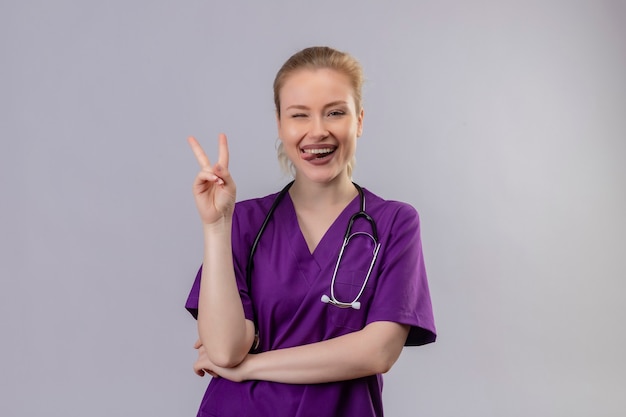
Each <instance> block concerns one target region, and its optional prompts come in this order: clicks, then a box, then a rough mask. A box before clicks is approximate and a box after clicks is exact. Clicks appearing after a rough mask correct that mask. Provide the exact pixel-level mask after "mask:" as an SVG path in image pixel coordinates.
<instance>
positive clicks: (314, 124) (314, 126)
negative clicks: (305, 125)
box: [309, 116, 329, 140]
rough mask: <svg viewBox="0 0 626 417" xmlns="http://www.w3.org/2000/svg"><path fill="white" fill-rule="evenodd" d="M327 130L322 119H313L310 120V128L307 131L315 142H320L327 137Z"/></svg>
mask: <svg viewBox="0 0 626 417" xmlns="http://www.w3.org/2000/svg"><path fill="white" fill-rule="evenodd" d="M328 135H329V133H328V128H327V127H326V122H325V120H324V118H323V117H319V116H318V117H313V118H312V120H311V128H310V130H309V136H311V138H313V139H315V140H322V139H324V138H326V137H328Z"/></svg>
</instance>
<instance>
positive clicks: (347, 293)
mask: <svg viewBox="0 0 626 417" xmlns="http://www.w3.org/2000/svg"><path fill="white" fill-rule="evenodd" d="M366 275H367V270H345V269H341V268H340V269H339V271H337V277H336V278H335V287H334V290H335V298H336V299H337V301H341V302H346V303H351V302H352V301H354V299H355V298H356V296H357V295H358V294H359V291H361V288H362V287H363V283H364V282H365V277H366ZM373 285H374V283H373V279H372V277H370V279H369V281H368V283H367V285H365V288H363V293H362V294H361V296H360V297H359V299H358V300H357V301H358V302H360V303H361V308H360V309H358V310H356V309H354V308H351V307H348V308H341V307H337V306H335V305H332V304H328V305H327V308H328V309H329V313H328V314H329V316H330V318H331V321H332V323H333V324H334V325H336V326H339V327H343V328H347V329H350V330H361V329H362V328H363V327H365V323H366V321H367V314H368V311H369V307H370V301H371V299H372V296H373V294H374V287H373Z"/></svg>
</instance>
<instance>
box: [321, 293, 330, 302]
mask: <svg viewBox="0 0 626 417" xmlns="http://www.w3.org/2000/svg"><path fill="white" fill-rule="evenodd" d="M322 303H324V304H328V303H330V298H329V297H328V296H327V295H326V294H324V295H322Z"/></svg>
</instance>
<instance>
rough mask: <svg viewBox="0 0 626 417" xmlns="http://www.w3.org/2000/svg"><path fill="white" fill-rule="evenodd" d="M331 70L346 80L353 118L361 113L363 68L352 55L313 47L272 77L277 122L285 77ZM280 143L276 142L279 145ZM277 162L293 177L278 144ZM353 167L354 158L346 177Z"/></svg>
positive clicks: (297, 55)
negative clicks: (350, 94) (350, 87)
mask: <svg viewBox="0 0 626 417" xmlns="http://www.w3.org/2000/svg"><path fill="white" fill-rule="evenodd" d="M322 68H326V69H331V70H335V71H337V72H340V73H342V74H345V75H346V76H347V77H348V79H349V80H350V84H351V85H352V89H353V92H354V105H355V108H356V112H357V114H358V113H360V112H361V109H362V107H363V103H362V100H363V98H362V88H363V68H362V67H361V64H360V63H359V61H357V60H356V59H355V58H354V57H353V56H352V55H350V54H348V53H346V52H341V51H338V50H336V49H333V48H330V47H328V46H313V47H310V48H305V49H303V50H301V51H299V52H297V53H295V54H293V55H292V56H291V57H290V58H289V59H288V60H287V61H285V63H284V64H283V66H282V67H281V68H280V69H279V70H278V73H276V78H274V105H275V106H276V115H277V116H278V117H279V118H280V90H281V89H282V88H283V85H284V84H285V81H286V80H287V78H289V76H290V75H291V74H292V73H294V72H296V71H299V70H303V69H308V70H317V69H322ZM279 142H280V141H279ZM276 152H277V154H278V161H279V162H280V165H281V167H282V169H283V171H285V172H287V173H291V175H295V170H294V167H293V164H292V163H291V161H290V160H289V158H287V155H286V154H285V152H284V150H283V144H282V142H280V143H279V145H278V146H277V148H276ZM354 164H355V160H354V158H353V159H352V161H350V162H349V163H348V176H349V177H352V170H353V167H354Z"/></svg>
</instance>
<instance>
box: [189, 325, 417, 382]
mask: <svg viewBox="0 0 626 417" xmlns="http://www.w3.org/2000/svg"><path fill="white" fill-rule="evenodd" d="M408 333H409V326H406V325H401V324H398V323H393V322H384V321H380V322H374V323H371V324H369V325H367V326H366V327H365V328H364V329H362V330H360V331H357V332H354V333H350V334H347V335H344V336H340V337H336V338H334V339H329V340H325V341H322V342H318V343H312V344H309V345H303V346H297V347H292V348H286V349H278V350H273V351H269V352H263V353H259V354H251V355H247V356H246V357H245V359H244V360H243V361H242V362H241V363H240V364H239V365H237V366H235V367H231V368H225V367H219V366H216V364H215V363H213V362H212V361H210V360H209V359H208V356H207V355H206V354H205V352H204V348H203V347H202V346H199V345H197V348H198V349H199V357H198V361H197V362H196V363H195V365H194V369H195V371H196V373H198V374H199V375H203V374H204V372H208V373H210V374H212V375H218V376H220V377H223V378H226V379H230V380H233V381H244V380H265V381H274V382H282V383H290V384H316V383H324V382H334V381H344V380H349V379H355V378H360V377H364V376H369V375H374V374H378V373H385V372H387V371H388V370H389V369H391V367H392V365H393V364H394V363H395V362H396V360H397V359H398V357H399V356H400V352H401V351H402V347H403V346H404V342H405V341H406V338H407V335H408Z"/></svg>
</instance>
